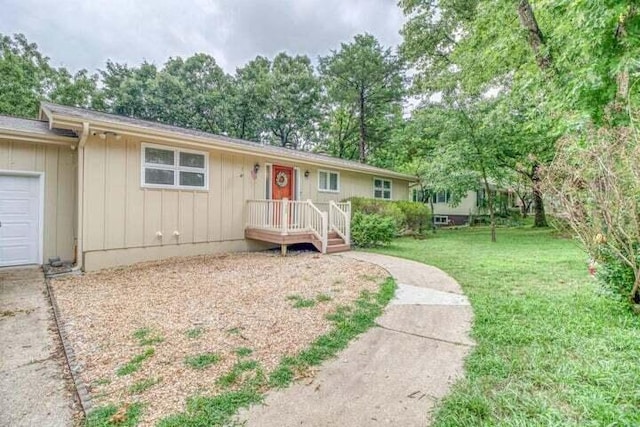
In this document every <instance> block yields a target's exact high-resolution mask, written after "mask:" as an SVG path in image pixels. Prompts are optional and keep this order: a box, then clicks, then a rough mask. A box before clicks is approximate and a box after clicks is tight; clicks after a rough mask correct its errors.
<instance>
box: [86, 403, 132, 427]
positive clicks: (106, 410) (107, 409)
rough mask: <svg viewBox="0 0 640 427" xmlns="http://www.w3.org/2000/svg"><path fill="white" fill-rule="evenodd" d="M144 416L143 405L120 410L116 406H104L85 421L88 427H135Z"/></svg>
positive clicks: (93, 411)
mask: <svg viewBox="0 0 640 427" xmlns="http://www.w3.org/2000/svg"><path fill="white" fill-rule="evenodd" d="M141 415H142V404H140V403H134V404H132V405H129V406H128V407H126V408H125V407H122V408H120V410H119V408H118V407H117V406H115V405H108V406H102V407H99V408H96V409H94V410H92V411H91V412H90V413H89V414H88V415H87V419H86V420H85V426H86V427H111V426H118V427H134V426H136V425H138V421H139V420H140V416H141Z"/></svg>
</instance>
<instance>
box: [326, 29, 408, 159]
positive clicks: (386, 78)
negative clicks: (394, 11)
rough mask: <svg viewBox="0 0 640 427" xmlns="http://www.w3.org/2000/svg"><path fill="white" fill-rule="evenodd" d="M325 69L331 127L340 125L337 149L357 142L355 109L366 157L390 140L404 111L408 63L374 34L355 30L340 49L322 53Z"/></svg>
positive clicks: (361, 153)
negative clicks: (330, 109) (405, 71)
mask: <svg viewBox="0 0 640 427" xmlns="http://www.w3.org/2000/svg"><path fill="white" fill-rule="evenodd" d="M320 72H321V75H322V78H323V80H324V82H325V84H326V87H327V93H328V96H329V102H330V103H331V104H332V105H334V107H333V110H332V112H335V113H336V114H332V115H330V116H329V118H330V119H331V120H333V121H337V122H336V123H332V124H331V125H330V126H329V128H330V129H333V130H334V131H336V130H337V137H338V138H337V140H334V141H335V143H334V147H332V148H333V149H334V152H335V151H336V150H335V148H337V154H338V155H347V154H349V153H350V152H352V150H348V149H347V148H346V147H347V146H348V144H350V143H353V142H354V141H353V139H354V138H353V123H352V121H351V119H352V117H353V115H355V116H356V118H357V130H358V140H357V143H358V160H359V161H360V162H362V163H365V162H366V161H367V158H368V156H369V155H371V154H372V153H373V152H374V151H375V149H376V148H377V147H379V146H381V145H383V144H385V143H388V141H389V137H390V134H391V131H392V129H393V126H394V124H395V123H394V117H395V118H397V117H399V116H400V114H401V112H402V97H403V68H402V63H401V62H400V60H399V59H398V58H397V57H396V56H395V55H393V54H392V52H391V50H390V49H384V48H383V47H382V46H381V45H380V43H378V41H377V40H376V39H375V37H373V36H372V35H370V34H360V35H357V36H355V39H354V41H353V42H352V43H349V44H347V43H343V44H342V45H341V48H340V50H338V51H333V52H332V53H331V55H329V56H326V57H324V58H320Z"/></svg>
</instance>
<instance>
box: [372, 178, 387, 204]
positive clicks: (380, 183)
mask: <svg viewBox="0 0 640 427" xmlns="http://www.w3.org/2000/svg"><path fill="white" fill-rule="evenodd" d="M373 197H374V198H376V199H386V200H391V180H389V179H382V178H374V179H373Z"/></svg>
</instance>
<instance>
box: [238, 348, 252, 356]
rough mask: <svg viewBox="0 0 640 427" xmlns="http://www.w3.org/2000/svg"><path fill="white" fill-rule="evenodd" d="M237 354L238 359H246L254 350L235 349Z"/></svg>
mask: <svg viewBox="0 0 640 427" xmlns="http://www.w3.org/2000/svg"><path fill="white" fill-rule="evenodd" d="M235 353H236V355H237V356H238V357H245V356H249V355H250V354H251V353H253V350H251V349H250V348H248V347H238V348H236V349H235Z"/></svg>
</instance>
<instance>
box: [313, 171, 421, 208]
mask: <svg viewBox="0 0 640 427" xmlns="http://www.w3.org/2000/svg"><path fill="white" fill-rule="evenodd" d="M307 170H308V171H309V177H308V178H304V172H305V171H307ZM320 170H322V171H328V172H338V173H339V174H340V180H339V181H340V182H339V184H340V191H339V192H338V193H336V192H331V191H320V190H319V189H318V171H320ZM300 171H301V174H302V177H301V187H302V199H311V200H312V201H314V202H320V203H328V202H329V201H330V200H334V201H337V200H344V199H347V198H349V197H368V198H373V180H374V178H375V177H374V175H368V174H364V173H357V172H350V171H340V170H337V169H332V168H325V167H306V168H305V167H301V169H300ZM384 179H386V180H389V181H391V187H392V189H391V199H392V200H409V182H408V181H402V180H399V179H391V178H384Z"/></svg>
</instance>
